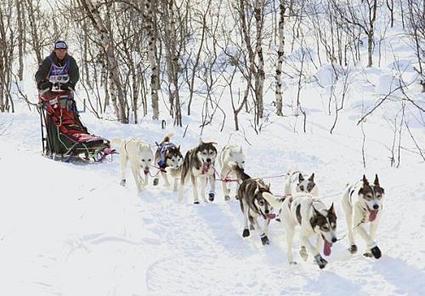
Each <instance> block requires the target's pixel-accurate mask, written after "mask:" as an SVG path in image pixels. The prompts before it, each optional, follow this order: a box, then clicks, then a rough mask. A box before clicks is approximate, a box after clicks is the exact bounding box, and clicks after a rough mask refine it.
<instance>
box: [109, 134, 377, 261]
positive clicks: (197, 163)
mask: <svg viewBox="0 0 425 296" xmlns="http://www.w3.org/2000/svg"><path fill="white" fill-rule="evenodd" d="M118 142H119V145H120V149H119V153H120V166H121V185H123V186H125V184H126V167H127V164H129V166H130V168H131V171H132V174H133V177H134V180H135V183H136V185H137V189H138V191H139V192H140V191H142V190H143V188H144V186H146V185H147V184H148V176H149V175H152V173H153V171H152V168H155V172H157V173H156V175H159V174H161V177H162V179H163V182H164V185H165V186H167V187H168V186H170V179H171V180H172V181H173V190H174V191H175V192H177V191H178V199H179V201H182V200H183V198H184V188H185V186H186V185H187V184H188V183H189V180H190V182H191V184H192V194H193V200H194V203H195V204H199V196H200V197H201V198H202V200H203V201H204V202H208V201H207V198H206V197H207V194H206V190H207V187H208V200H209V201H210V202H212V201H214V198H215V187H216V186H215V185H216V184H215V183H216V174H218V172H217V170H216V167H215V163H216V161H217V160H218V163H219V165H220V168H221V171H220V173H219V176H220V181H221V184H222V189H223V194H224V199H225V200H230V189H229V188H228V186H227V183H228V181H236V182H237V187H238V188H237V195H236V199H237V200H239V203H240V207H241V210H242V213H243V217H244V229H243V232H242V236H243V237H248V236H250V232H251V231H252V230H255V229H256V230H257V231H258V233H260V239H261V242H262V244H263V245H267V244H269V243H270V241H269V238H268V227H269V224H270V222H271V220H276V221H278V222H280V224H282V225H283V227H284V229H285V233H286V242H287V256H288V261H289V263H290V264H296V261H295V259H294V255H293V251H292V244H293V238H294V235H295V229H296V228H299V229H300V240H301V248H300V250H299V254H300V256H301V258H302V259H303V260H307V259H308V255H309V254H310V255H311V256H312V257H313V258H314V261H315V262H316V263H317V265H318V266H319V267H320V268H321V269H322V268H324V267H325V266H326V264H327V261H326V260H325V259H324V258H323V257H322V254H321V252H320V250H321V249H322V248H323V249H322V250H323V255H324V256H329V255H330V254H331V250H332V245H333V244H334V243H335V242H337V241H338V237H337V233H336V231H337V215H336V212H335V209H334V204H333V203H332V204H331V206H330V207H329V206H327V205H326V204H325V203H324V202H323V201H322V200H321V199H320V194H319V190H318V186H317V184H316V183H315V181H314V173H313V174H312V175H310V176H308V175H305V174H303V173H302V172H298V171H296V172H289V173H288V174H287V175H286V176H285V181H284V195H283V197H278V196H276V195H274V194H273V193H272V192H271V191H270V186H269V185H267V184H266V183H265V182H264V181H263V180H262V179H260V178H255V177H250V176H249V175H248V174H246V172H245V170H244V168H245V155H244V153H243V151H242V148H241V147H240V146H238V145H226V146H224V147H223V149H222V150H221V152H220V154H219V153H218V152H217V148H216V143H213V142H207V143H206V142H202V141H201V142H200V143H199V145H198V146H197V147H194V148H192V149H190V150H189V151H187V152H186V155H185V156H184V157H183V155H182V153H181V151H180V146H177V145H175V144H174V143H172V142H171V135H166V136H165V137H164V139H163V140H162V142H160V143H159V144H158V143H156V145H157V149H156V152H155V153H153V151H152V148H151V146H150V145H149V144H148V143H145V142H143V141H141V140H137V139H132V140H121V141H118ZM118 142H117V141H115V143H116V144H118ZM142 169H143V176H142V175H141V170H142ZM156 175H155V177H154V180H153V184H154V185H158V183H159V179H158V177H156ZM198 189H199V190H200V192H198ZM383 197H384V189H383V188H382V187H381V186H380V183H379V179H378V175H375V179H374V182H373V184H371V183H369V181H368V179H367V178H366V176H364V175H363V178H362V180H360V181H359V182H357V183H356V184H351V185H347V188H346V190H345V192H344V195H343V197H342V208H343V211H344V214H345V219H346V223H347V232H348V234H347V236H348V241H349V244H350V246H349V251H350V252H351V254H354V253H356V252H357V245H356V242H355V234H359V235H360V236H361V238H362V239H363V240H364V241H365V242H366V246H367V250H366V252H365V253H364V256H367V257H374V258H376V259H378V258H380V257H381V251H380V249H379V247H378V246H377V244H376V241H375V239H376V231H377V227H378V223H379V219H380V216H381V212H382V208H383ZM367 224H370V229H369V231H367V230H366V225H367ZM297 226H298V227H297ZM312 240H315V242H314V244H313V243H312Z"/></svg>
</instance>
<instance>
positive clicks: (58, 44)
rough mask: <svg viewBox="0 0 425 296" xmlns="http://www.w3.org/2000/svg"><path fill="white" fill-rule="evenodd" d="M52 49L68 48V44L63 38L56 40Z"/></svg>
mask: <svg viewBox="0 0 425 296" xmlns="http://www.w3.org/2000/svg"><path fill="white" fill-rule="evenodd" d="M54 49H68V44H66V42H65V41H63V40H58V41H56V42H55V46H54Z"/></svg>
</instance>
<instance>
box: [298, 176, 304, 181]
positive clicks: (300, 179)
mask: <svg viewBox="0 0 425 296" xmlns="http://www.w3.org/2000/svg"><path fill="white" fill-rule="evenodd" d="M302 181H304V177H303V175H302V174H299V175H298V182H300V183H301V182H302Z"/></svg>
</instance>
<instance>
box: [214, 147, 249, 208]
mask: <svg viewBox="0 0 425 296" xmlns="http://www.w3.org/2000/svg"><path fill="white" fill-rule="evenodd" d="M219 164H220V167H221V172H220V177H221V180H222V182H221V184H222V188H223V194H224V199H225V200H230V189H229V188H228V187H227V181H226V180H227V179H238V174H237V173H236V172H235V170H234V167H235V166H237V167H239V168H240V169H241V170H244V169H245V154H244V153H243V152H242V147H241V146H238V145H226V146H224V147H223V149H222V150H221V153H220V157H219ZM239 181H241V180H239ZM238 187H239V186H238ZM237 190H238V188H236V192H237Z"/></svg>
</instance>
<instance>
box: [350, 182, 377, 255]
mask: <svg viewBox="0 0 425 296" xmlns="http://www.w3.org/2000/svg"><path fill="white" fill-rule="evenodd" d="M383 198H384V188H382V187H381V186H380V185H379V179H378V175H375V181H374V182H373V185H370V184H369V181H368V180H367V179H366V176H365V175H363V180H362V181H360V182H358V183H357V184H354V185H349V186H347V189H346V191H345V193H344V196H343V198H342V208H343V210H344V212H345V218H346V221H347V230H348V240H349V242H350V248H349V251H350V253H351V254H355V253H356V252H357V245H356V243H355V241H354V234H355V233H359V234H360V236H361V237H362V238H363V239H364V240H365V242H366V245H367V248H368V251H367V252H366V253H365V254H364V256H366V257H372V256H373V257H375V258H376V259H379V258H380V257H381V255H382V254H381V250H380V249H379V247H378V246H377V244H376V242H375V238H376V230H377V228H378V223H379V219H380V217H381V213H382V209H383ZM367 223H370V232H369V233H368V232H367V231H366V229H365V226H366V224H367Z"/></svg>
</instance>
